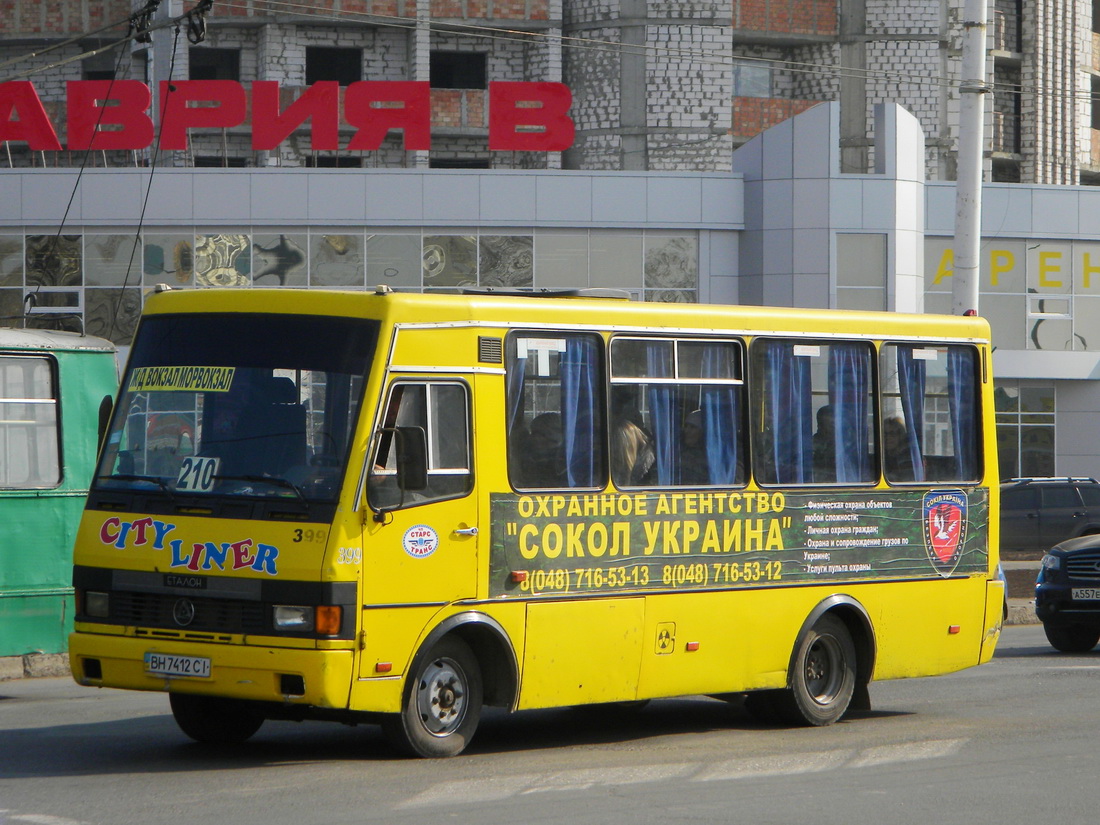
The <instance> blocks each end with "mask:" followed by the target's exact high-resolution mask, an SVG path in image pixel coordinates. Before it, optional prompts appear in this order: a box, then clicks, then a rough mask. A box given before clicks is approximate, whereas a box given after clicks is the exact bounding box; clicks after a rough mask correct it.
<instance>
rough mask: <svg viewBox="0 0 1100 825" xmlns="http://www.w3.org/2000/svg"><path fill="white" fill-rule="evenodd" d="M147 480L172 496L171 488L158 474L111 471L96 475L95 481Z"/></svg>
mask: <svg viewBox="0 0 1100 825" xmlns="http://www.w3.org/2000/svg"><path fill="white" fill-rule="evenodd" d="M104 480H105V481H148V482H149V483H151V484H156V485H157V486H158V487H160V489H161V490H163V491H164V492H165V493H167V494H168V497H169V498H173V497H174V496H173V493H172V488H171V487H169V486H168V483H167V482H166V481H165V480H164V479H163V478H161V477H160V476H139V475H134V474H133V473H113V474H111V475H100V476H96V481H104Z"/></svg>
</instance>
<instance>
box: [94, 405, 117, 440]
mask: <svg viewBox="0 0 1100 825" xmlns="http://www.w3.org/2000/svg"><path fill="white" fill-rule="evenodd" d="M114 407H115V399H114V398H113V397H111V396H110V395H105V396H103V400H102V401H100V402H99V441H98V442H97V443H98V444H99V448H100V449H103V436H105V435H107V428H108V427H110V426H111V411H112V410H113V409H114Z"/></svg>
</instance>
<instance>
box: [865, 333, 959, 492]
mask: <svg viewBox="0 0 1100 825" xmlns="http://www.w3.org/2000/svg"><path fill="white" fill-rule="evenodd" d="M881 373H882V388H883V391H882V422H883V451H882V452H883V465H884V466H883V469H884V473H885V476H886V480H887V481H891V482H905V481H973V480H975V479H977V478H978V475H979V472H980V470H981V461H980V456H979V454H978V442H979V427H980V426H981V421H980V408H979V400H978V390H979V387H980V372H979V365H978V353H977V350H975V349H974V348H973V347H971V346H966V345H946V346H929V345H923V344H888V345H887V346H884V347H883V349H882V367H881Z"/></svg>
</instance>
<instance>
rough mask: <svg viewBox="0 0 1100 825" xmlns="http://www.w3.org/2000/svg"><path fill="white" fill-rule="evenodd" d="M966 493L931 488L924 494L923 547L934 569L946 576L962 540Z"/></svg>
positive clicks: (951, 571)
mask: <svg viewBox="0 0 1100 825" xmlns="http://www.w3.org/2000/svg"><path fill="white" fill-rule="evenodd" d="M966 504H967V500H966V493H964V492H963V491H962V490H932V491H931V492H929V493H925V494H924V548H925V550H927V551H928V560H929V561H931V562H932V566H933V567H935V568H936V572H937V573H939V574H940V575H941V576H943V577H944V578H947V577H948V576H950V575H951V574H952V573H953V572H954V571H955V568H956V567H957V566H958V564H959V557H960V556H961V555H962V549H963V543H964V542H965V541H966Z"/></svg>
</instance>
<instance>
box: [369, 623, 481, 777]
mask: <svg viewBox="0 0 1100 825" xmlns="http://www.w3.org/2000/svg"><path fill="white" fill-rule="evenodd" d="M482 696H483V686H482V678H481V667H480V666H479V665H478V661H477V657H476V656H474V654H473V651H471V650H470V647H469V645H467V644H466V643H465V642H464V641H462V639H459V638H457V637H447V638H445V639H443V640H442V641H440V642H439V643H438V644H437V645H436V646H435V647H434V648H432V650H431V653H429V654H428V656H426V657H425V658H424V660H423V661H422V662H421V663H420V665H419V666H418V667H417V671H416V673H415V674H413V678H411V679H409V681H408V683H407V684H406V687H405V697H404V701H403V702H402V708H403V709H402V711H401V713H399V714H393V715H392V716H390V717H389V718H387V719H386V720H385V721H383V723H382V729H383V731H384V732H385V734H386V738H388V739H389V740H390V742H391V743H392V744H393V745H394V746H395V747H396V748H397V749H398V750H400V751H402V752H404V753H407V754H410V755H415V756H424V757H429V758H438V757H446V756H457V755H458V754H460V753H462V751H464V750H465V749H466V746H467V745H469V744H470V740H471V739H472V738H473V735H474V731H475V730H477V725H478V722H479V721H480V719H481V705H482Z"/></svg>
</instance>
